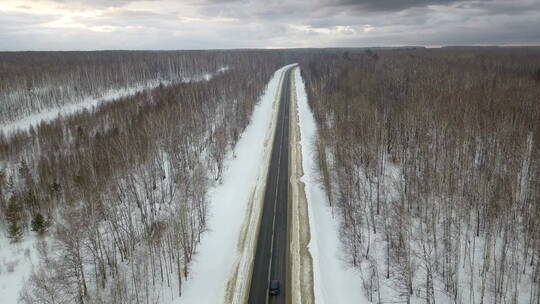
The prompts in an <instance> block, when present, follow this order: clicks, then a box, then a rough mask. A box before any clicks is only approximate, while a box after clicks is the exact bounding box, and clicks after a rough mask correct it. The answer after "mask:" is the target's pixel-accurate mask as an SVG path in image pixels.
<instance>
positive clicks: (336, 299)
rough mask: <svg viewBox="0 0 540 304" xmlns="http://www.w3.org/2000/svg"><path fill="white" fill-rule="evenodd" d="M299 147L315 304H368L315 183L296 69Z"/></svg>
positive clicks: (308, 117) (311, 123) (309, 118)
mask: <svg viewBox="0 0 540 304" xmlns="http://www.w3.org/2000/svg"><path fill="white" fill-rule="evenodd" d="M294 77H295V82H296V94H297V96H296V97H297V101H298V114H299V124H300V133H301V135H300V136H301V139H300V144H301V146H302V167H303V170H304V176H303V177H302V178H301V180H302V182H303V183H304V184H305V191H306V197H307V201H308V209H309V226H310V231H311V242H310V244H309V250H310V252H311V255H312V257H313V277H314V293H315V303H318V304H319V303H340V304H347V303H355V304H361V303H369V301H368V300H367V299H366V298H365V296H364V294H363V292H362V288H361V286H362V280H361V276H360V273H359V272H358V271H356V270H354V269H353V268H352V267H349V266H348V265H346V264H345V262H344V259H343V258H342V250H341V243H340V241H339V222H338V218H337V217H335V216H333V214H332V210H331V208H330V205H329V203H328V200H327V198H326V195H325V193H324V190H323V189H322V188H321V186H320V183H319V182H318V180H319V176H318V170H317V156H316V152H315V146H314V145H313V142H314V141H315V139H316V136H317V126H316V124H315V119H314V118H313V114H312V112H311V109H310V108H309V105H308V102H307V96H306V91H305V86H304V81H303V79H302V76H301V75H300V68H296V69H295V71H294Z"/></svg>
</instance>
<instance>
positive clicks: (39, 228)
mask: <svg viewBox="0 0 540 304" xmlns="http://www.w3.org/2000/svg"><path fill="white" fill-rule="evenodd" d="M30 224H31V226H32V231H34V232H36V233H38V234H40V235H42V234H43V233H45V230H46V228H47V223H46V222H45V218H43V215H41V213H39V212H38V213H37V214H36V215H35V216H34V218H33V219H32V222H31V223H30Z"/></svg>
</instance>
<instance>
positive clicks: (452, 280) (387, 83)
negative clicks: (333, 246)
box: [301, 48, 540, 304]
mask: <svg viewBox="0 0 540 304" xmlns="http://www.w3.org/2000/svg"><path fill="white" fill-rule="evenodd" d="M301 67H302V71H303V77H304V79H305V81H306V88H307V91H308V96H309V102H310V105H311V107H312V110H313V112H314V115H315V118H316V121H317V123H318V127H319V138H318V142H317V143H316V144H317V149H318V155H319V160H320V169H321V176H322V177H323V184H324V186H325V188H326V189H327V193H328V196H329V199H330V202H331V204H332V207H333V208H334V210H335V211H336V212H337V214H339V219H340V222H341V237H342V242H343V245H344V248H345V253H346V257H347V260H348V261H349V262H350V263H351V265H354V266H355V267H357V268H358V269H359V270H360V271H361V273H362V278H363V281H364V286H363V287H364V289H365V291H366V295H367V296H368V298H369V299H370V300H371V301H372V302H375V303H383V302H388V301H403V302H407V303H410V302H417V301H421V302H425V303H435V302H436V301H437V300H438V299H443V298H445V297H446V299H448V300H450V301H452V302H453V303H531V304H533V303H539V301H540V204H539V198H540V185H539V181H540V179H539V178H540V162H539V161H540V154H539V153H540V103H539V101H540V55H539V54H538V52H537V51H536V50H534V49H526V48H523V49H520V48H508V49H467V48H464V49H444V48H443V49H440V50H426V49H416V50H415V49H412V50H377V51H372V50H367V51H363V50H348V51H336V52H334V54H326V55H321V56H318V57H317V56H315V57H312V58H309V59H307V60H304V61H303V62H302V64H301ZM441 296H442V297H441Z"/></svg>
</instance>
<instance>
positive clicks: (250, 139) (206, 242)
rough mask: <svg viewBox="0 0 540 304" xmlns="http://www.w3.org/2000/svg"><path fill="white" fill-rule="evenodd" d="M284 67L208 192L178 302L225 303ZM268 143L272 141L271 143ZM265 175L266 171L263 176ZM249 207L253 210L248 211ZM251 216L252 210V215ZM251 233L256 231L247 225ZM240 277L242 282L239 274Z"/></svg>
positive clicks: (269, 85) (272, 131)
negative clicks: (204, 223) (204, 228)
mask: <svg viewBox="0 0 540 304" xmlns="http://www.w3.org/2000/svg"><path fill="white" fill-rule="evenodd" d="M287 68H289V66H286V67H283V68H281V69H279V70H278V71H276V72H275V73H274V76H273V77H272V79H271V80H270V82H269V83H268V85H267V87H266V91H265V93H264V95H263V96H262V98H261V100H260V102H259V104H258V105H257V106H256V107H255V109H254V112H253V115H252V119H251V123H250V124H249V125H248V127H247V128H246V130H245V131H244V133H243V134H242V136H241V138H240V140H239V141H238V143H237V145H236V147H235V151H236V152H235V154H236V158H233V157H232V153H229V155H228V158H227V160H226V165H225V168H226V169H225V171H224V173H223V183H222V184H221V185H217V186H216V187H215V188H213V189H211V190H210V191H209V201H210V210H211V211H210V213H211V214H210V220H209V222H208V227H209V231H208V232H207V233H206V234H205V235H204V236H203V239H202V240H201V244H200V246H199V252H198V254H197V256H196V257H195V261H194V263H193V266H192V272H191V276H190V278H189V279H188V280H187V281H186V282H185V284H184V286H183V294H182V296H181V298H180V300H181V303H183V304H191V303H193V304H204V303H209V304H218V303H224V302H225V295H226V291H227V282H228V280H229V279H230V278H231V277H232V276H234V275H238V274H237V273H236V274H235V273H234V272H235V271H234V269H235V268H236V267H235V266H238V265H237V263H238V261H239V260H244V259H242V258H241V257H239V255H240V252H239V242H241V240H240V234H241V230H242V228H243V227H242V223H244V220H245V218H246V217H247V216H249V215H250V214H252V213H251V212H247V209H250V208H249V206H248V203H249V201H250V200H251V199H252V198H251V194H252V193H253V191H254V190H253V189H255V188H256V187H257V183H258V181H259V180H260V179H259V175H260V174H261V172H260V171H261V170H260V168H261V166H264V163H265V158H266V157H265V154H266V153H265V151H266V150H268V149H266V145H265V142H266V141H267V140H268V139H269V137H272V136H273V133H274V130H273V129H272V126H273V124H272V118H273V116H274V115H273V108H274V102H275V101H276V100H277V96H278V95H277V94H278V93H279V87H280V80H281V78H282V75H283V72H284V71H285V70H286V69H287ZM270 144H271V143H270ZM264 174H266V173H264ZM252 208H253V207H252ZM252 212H256V211H252ZM248 229H255V230H256V227H249V228H248ZM240 279H245V278H242V277H241V276H240Z"/></svg>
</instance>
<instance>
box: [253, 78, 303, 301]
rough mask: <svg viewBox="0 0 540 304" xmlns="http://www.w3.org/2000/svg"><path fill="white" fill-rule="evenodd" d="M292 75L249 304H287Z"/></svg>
mask: <svg viewBox="0 0 540 304" xmlns="http://www.w3.org/2000/svg"><path fill="white" fill-rule="evenodd" d="M291 71H292V68H289V69H288V70H287V71H286V72H285V75H284V79H283V85H282V88H281V92H280V105H279V113H278V123H277V125H276V133H275V136H274V143H273V147H272V156H271V160H270V167H269V170H268V178H267V184H266V192H265V195H264V206H263V214H262V217H261V222H260V226H259V236H258V240H257V249H256V252H255V260H254V264H253V274H252V277H251V286H250V292H249V303H250V304H265V303H286V302H287V297H288V295H287V293H288V290H287V286H288V284H287V267H288V266H287V265H288V255H287V252H288V246H289V240H288V237H289V236H288V229H287V213H288V209H289V208H288V206H289V204H288V200H289V103H290V99H291ZM270 280H279V282H280V291H281V293H280V294H279V295H277V296H269V291H268V287H269V285H270Z"/></svg>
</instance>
